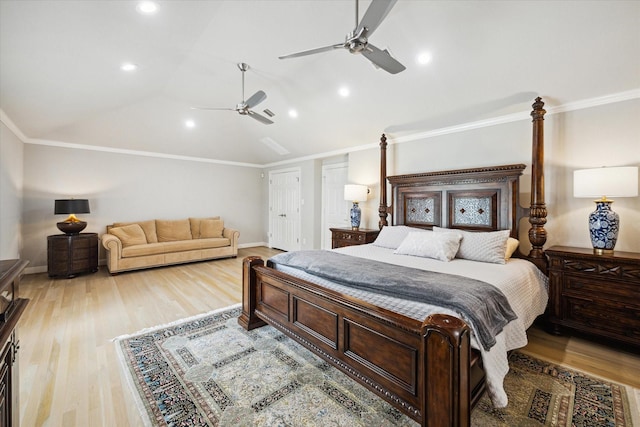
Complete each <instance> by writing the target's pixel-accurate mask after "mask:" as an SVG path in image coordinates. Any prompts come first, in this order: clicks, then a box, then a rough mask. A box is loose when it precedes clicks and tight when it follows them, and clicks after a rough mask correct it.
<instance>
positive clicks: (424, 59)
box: [416, 52, 432, 65]
mask: <svg viewBox="0 0 640 427" xmlns="http://www.w3.org/2000/svg"><path fill="white" fill-rule="evenodd" d="M431 59H432V56H431V54H430V53H429V52H422V53H420V54H419V55H418V56H417V57H416V61H418V64H420V65H426V64H428V63H429V62H431Z"/></svg>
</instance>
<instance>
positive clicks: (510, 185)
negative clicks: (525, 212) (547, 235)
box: [388, 164, 525, 238]
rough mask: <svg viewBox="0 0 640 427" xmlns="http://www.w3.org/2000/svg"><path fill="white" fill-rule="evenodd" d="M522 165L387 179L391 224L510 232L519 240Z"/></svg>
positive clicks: (523, 166) (398, 176) (428, 173)
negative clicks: (390, 195) (390, 202)
mask: <svg viewBox="0 0 640 427" xmlns="http://www.w3.org/2000/svg"><path fill="white" fill-rule="evenodd" d="M524 169H525V165H523V164H515V165H504V166H492V167H485V168H472V169H458V170H453V171H442V172H427V173H420V174H410V175H396V176H390V177H388V180H389V182H390V183H391V194H392V200H393V204H392V206H391V210H390V212H391V215H392V224H395V225H409V226H412V227H421V228H429V229H430V228H432V227H433V226H439V227H447V228H458V229H464V230H480V231H492V230H507V229H509V230H511V235H512V236H513V237H516V238H517V236H518V223H519V219H520V217H519V214H520V213H521V211H520V210H519V209H518V206H519V196H520V192H519V185H518V184H519V177H520V175H522V171H523V170H524Z"/></svg>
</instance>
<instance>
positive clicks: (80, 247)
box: [47, 233, 98, 277]
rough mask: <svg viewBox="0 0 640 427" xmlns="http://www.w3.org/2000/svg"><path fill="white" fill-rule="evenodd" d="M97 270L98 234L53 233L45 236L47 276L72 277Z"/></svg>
mask: <svg viewBox="0 0 640 427" xmlns="http://www.w3.org/2000/svg"><path fill="white" fill-rule="evenodd" d="M96 271H98V234H97V233H79V234H55V235H52V236H48V237H47V273H49V277H73V276H76V275H78V274H82V273H95V272H96Z"/></svg>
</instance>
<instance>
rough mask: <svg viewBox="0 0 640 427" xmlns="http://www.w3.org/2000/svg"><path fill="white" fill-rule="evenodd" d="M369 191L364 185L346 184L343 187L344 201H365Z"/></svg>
mask: <svg viewBox="0 0 640 427" xmlns="http://www.w3.org/2000/svg"><path fill="white" fill-rule="evenodd" d="M368 192H369V189H368V188H367V186H366V185H356V184H347V185H345V186H344V199H345V200H349V201H351V202H362V201H363V200H367V193H368Z"/></svg>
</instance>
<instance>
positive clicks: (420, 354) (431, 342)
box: [238, 257, 484, 427]
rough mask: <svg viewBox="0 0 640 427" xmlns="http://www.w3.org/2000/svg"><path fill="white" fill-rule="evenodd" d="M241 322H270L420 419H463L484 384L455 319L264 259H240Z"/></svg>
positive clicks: (438, 422) (454, 422)
mask: <svg viewBox="0 0 640 427" xmlns="http://www.w3.org/2000/svg"><path fill="white" fill-rule="evenodd" d="M238 322H239V323H240V325H242V326H243V327H244V328H246V329H249V330H250V329H253V328H256V327H260V326H263V325H265V324H266V323H269V324H270V325H272V326H274V327H276V328H277V329H279V330H280V331H282V332H283V333H285V334H286V335H288V336H290V337H292V338H293V339H295V340H296V341H298V342H299V343H301V344H302V345H304V346H305V347H307V348H308V349H310V350H311V351H313V352H315V353H316V354H318V355H319V356H320V357H322V358H323V359H324V360H326V361H328V362H329V363H331V364H333V365H334V366H336V367H337V368H339V369H341V370H342V371H343V372H345V373H346V374H347V375H349V376H351V377H352V378H353V379H354V380H356V381H358V382H359V383H361V384H363V385H364V386H366V387H367V388H369V389H370V390H372V391H373V392H375V393H377V394H378V395H379V396H380V397H382V398H383V399H385V400H387V401H388V402H389V403H391V404H392V405H394V406H395V407H397V408H398V409H399V410H401V411H402V412H404V413H406V414H407V415H409V416H410V417H411V418H413V419H415V420H416V421H418V422H419V423H421V425H423V426H430V427H433V426H468V425H469V424H470V412H471V408H472V406H473V405H474V404H475V402H476V401H477V399H478V398H479V397H480V395H481V394H482V392H483V391H484V373H483V372H482V370H481V367H480V365H481V362H480V358H479V356H478V355H477V353H476V352H475V351H472V350H471V347H470V344H469V342H470V335H469V334H470V331H469V328H468V326H467V325H466V324H465V323H464V322H463V321H462V320H460V319H458V318H455V317H452V316H447V315H441V314H438V315H433V316H429V317H428V318H427V319H425V320H424V322H419V321H417V320H414V319H410V318H408V317H405V316H402V315H399V314H398V313H393V312H391V311H388V310H385V309H382V308H380V307H376V306H373V305H371V304H367V303H365V302H363V301H359V300H357V299H355V298H352V297H349V296H346V295H343V294H340V293H338V292H334V291H331V290H328V289H324V288H322V287H320V286H318V285H315V284H313V283H310V282H307V281H305V280H302V279H298V278H296V277H293V276H290V275H287V274H284V273H282V272H279V271H276V270H274V269H271V268H269V267H265V265H264V261H263V260H262V259H261V258H259V257H247V258H245V259H244V264H243V306H242V315H241V316H240V317H239V319H238Z"/></svg>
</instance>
